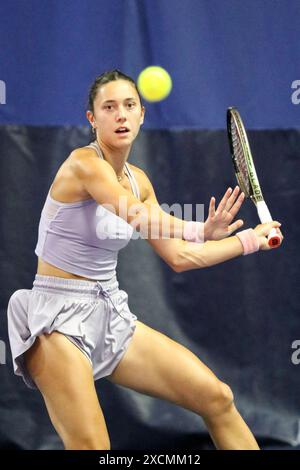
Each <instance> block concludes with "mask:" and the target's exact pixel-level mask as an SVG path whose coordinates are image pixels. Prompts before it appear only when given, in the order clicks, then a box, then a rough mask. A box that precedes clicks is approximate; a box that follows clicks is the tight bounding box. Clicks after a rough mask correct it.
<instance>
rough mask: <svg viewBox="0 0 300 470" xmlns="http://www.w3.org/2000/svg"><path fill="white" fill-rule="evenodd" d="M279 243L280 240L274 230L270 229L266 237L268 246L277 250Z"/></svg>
mask: <svg viewBox="0 0 300 470" xmlns="http://www.w3.org/2000/svg"><path fill="white" fill-rule="evenodd" d="M280 243H281V238H280V236H279V235H278V233H277V231H276V228H272V230H271V232H270V233H269V235H268V245H269V246H271V247H272V248H277V246H279V245H280Z"/></svg>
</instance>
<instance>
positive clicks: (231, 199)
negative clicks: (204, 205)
mask: <svg viewBox="0 0 300 470" xmlns="http://www.w3.org/2000/svg"><path fill="white" fill-rule="evenodd" d="M239 192H240V188H239V187H238V186H236V187H235V188H234V190H233V191H232V189H231V188H228V189H227V191H226V193H225V194H224V196H223V198H222V200H221V202H220V204H219V205H218V207H217V209H216V207H215V204H216V199H215V198H214V197H212V198H211V200H210V203H209V210H208V217H207V219H206V221H205V222H204V238H205V240H222V239H223V238H226V237H228V236H229V235H231V234H232V233H233V232H234V231H235V230H238V229H239V228H241V227H242V226H243V224H244V222H243V221H242V220H241V219H239V220H237V221H236V222H234V223H231V222H232V221H233V219H234V218H235V216H236V214H237V213H238V211H239V210H240V207H241V205H242V203H243V201H244V198H245V195H244V193H240V194H239Z"/></svg>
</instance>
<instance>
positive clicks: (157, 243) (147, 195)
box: [140, 170, 244, 272]
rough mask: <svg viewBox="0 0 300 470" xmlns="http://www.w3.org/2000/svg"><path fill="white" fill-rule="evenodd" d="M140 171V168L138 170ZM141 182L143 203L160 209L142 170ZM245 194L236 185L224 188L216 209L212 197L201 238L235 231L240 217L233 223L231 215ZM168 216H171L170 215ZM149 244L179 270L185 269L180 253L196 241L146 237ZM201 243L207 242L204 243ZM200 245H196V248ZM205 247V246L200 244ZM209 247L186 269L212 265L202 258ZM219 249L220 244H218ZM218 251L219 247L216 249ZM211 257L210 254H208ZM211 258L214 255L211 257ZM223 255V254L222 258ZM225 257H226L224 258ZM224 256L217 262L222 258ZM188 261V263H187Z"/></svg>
mask: <svg viewBox="0 0 300 470" xmlns="http://www.w3.org/2000/svg"><path fill="white" fill-rule="evenodd" d="M140 171H141V170H140ZM142 184H143V190H144V198H143V199H144V200H143V203H146V204H151V205H153V206H155V207H156V208H157V210H162V209H161V207H160V205H159V202H158V200H157V197H156V194H155V191H154V188H153V186H152V184H151V181H150V180H149V178H148V176H147V175H146V174H145V173H144V172H142ZM243 199H244V195H243V194H242V193H241V194H239V188H238V187H237V188H235V189H234V191H231V190H229V189H228V190H227V191H226V193H225V195H224V196H223V198H222V200H221V202H220V204H219V205H218V208H217V209H216V208H215V198H211V201H210V206H209V214H208V217H207V219H206V221H205V223H204V241H205V242H207V241H208V240H220V239H222V238H225V237H228V236H229V235H231V234H232V232H233V231H235V230H237V229H238V228H240V227H241V226H242V225H243V221H242V220H238V221H236V222H234V223H232V220H233V218H234V217H235V215H236V214H237V212H238V210H239V208H240V207H241V204H242V202H243ZM170 217H173V216H171V215H170ZM147 241H148V243H149V244H150V245H151V246H152V248H153V249H154V251H155V252H156V253H157V254H158V255H159V256H160V257H161V258H162V259H163V260H164V261H165V262H166V263H167V264H168V265H169V266H170V267H171V268H172V269H173V270H174V271H179V272H180V271H181V270H185V269H184V266H183V263H182V261H183V253H186V252H187V249H188V248H193V249H195V248H196V245H199V244H195V243H192V245H191V243H190V242H187V241H185V240H182V239H179V238H169V239H163V238H157V239H153V238H149V237H148V239H147ZM204 245H207V244H206V243H204ZM199 248H200V247H199V246H198V248H197V249H199ZM202 248H204V247H202ZM211 248H212V247H211V246H210V248H209V247H208V246H206V247H205V250H204V253H203V255H204V258H203V260H202V261H203V262H201V261H200V263H199V264H197V265H196V264H195V265H194V263H191V266H189V267H188V266H185V268H187V269H193V268H194V269H195V268H197V267H198V268H200V267H204V266H207V265H210V263H212V264H215V260H214V259H211V260H210V261H208V260H206V259H205V252H207V255H208V256H209V252H210V249H211ZM220 248H221V247H220ZM217 251H218V250H217ZM209 258H210V256H209ZM213 258H214V257H213ZM221 258H222V257H221ZM224 260H225V259H224ZM224 260H223V259H221V260H220V262H222V261H224ZM217 262H218V261H217ZM189 264H190V263H188V265H189Z"/></svg>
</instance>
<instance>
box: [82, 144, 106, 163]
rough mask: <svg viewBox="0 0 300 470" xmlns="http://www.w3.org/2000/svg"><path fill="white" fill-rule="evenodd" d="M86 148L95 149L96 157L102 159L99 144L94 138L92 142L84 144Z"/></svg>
mask: <svg viewBox="0 0 300 470" xmlns="http://www.w3.org/2000/svg"><path fill="white" fill-rule="evenodd" d="M86 148H90V149H94V150H96V152H97V155H98V157H99V158H102V160H103V155H102V152H101V149H100V147H99V144H98V142H97V141H96V140H94V142H91V143H90V144H89V145H86Z"/></svg>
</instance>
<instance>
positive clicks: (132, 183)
mask: <svg viewBox="0 0 300 470" xmlns="http://www.w3.org/2000/svg"><path fill="white" fill-rule="evenodd" d="M86 147H87V148H92V149H94V150H96V152H97V155H98V157H100V158H102V159H103V158H104V157H103V154H102V151H101V149H100V146H99V144H98V142H97V140H94V141H93V142H91V143H90V144H89V145H86ZM125 169H126V171H125V173H126V175H127V176H128V179H129V183H130V186H131V189H132V192H133V194H134V195H135V197H136V198H137V199H140V190H139V186H138V184H137V181H136V178H135V176H134V174H133V171H131V169H130V168H129V165H128V163H127V162H126V163H125Z"/></svg>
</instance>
